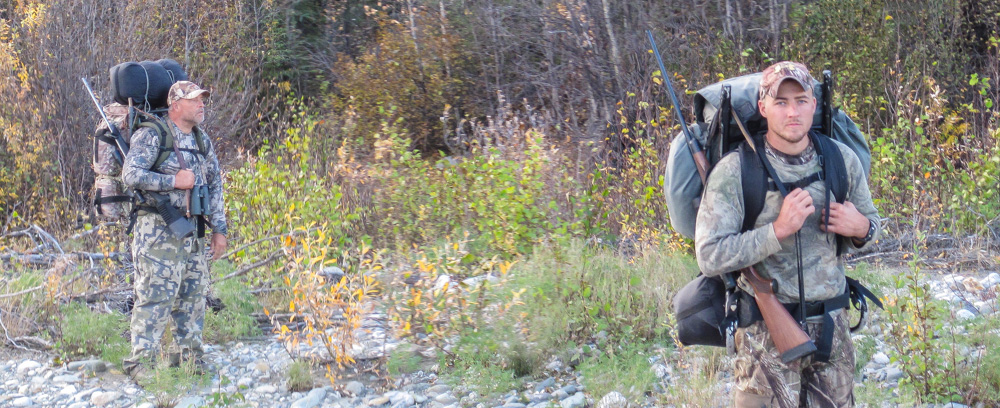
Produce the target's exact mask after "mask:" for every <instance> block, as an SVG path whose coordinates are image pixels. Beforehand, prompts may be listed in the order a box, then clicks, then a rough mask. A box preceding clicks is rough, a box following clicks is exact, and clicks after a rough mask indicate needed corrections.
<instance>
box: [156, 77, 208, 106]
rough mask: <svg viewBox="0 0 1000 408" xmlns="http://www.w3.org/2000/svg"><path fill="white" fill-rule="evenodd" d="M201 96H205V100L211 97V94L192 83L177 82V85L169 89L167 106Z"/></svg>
mask: <svg viewBox="0 0 1000 408" xmlns="http://www.w3.org/2000/svg"><path fill="white" fill-rule="evenodd" d="M201 95H205V97H206V98H207V97H209V96H210V95H211V93H210V92H208V91H207V90H204V89H201V87H200V86H198V84H196V83H194V82H191V81H177V83H175V84H174V85H173V86H171V87H170V92H168V93H167V106H169V105H171V104H173V103H174V101H177V100H180V99H194V98H197V97H199V96H201Z"/></svg>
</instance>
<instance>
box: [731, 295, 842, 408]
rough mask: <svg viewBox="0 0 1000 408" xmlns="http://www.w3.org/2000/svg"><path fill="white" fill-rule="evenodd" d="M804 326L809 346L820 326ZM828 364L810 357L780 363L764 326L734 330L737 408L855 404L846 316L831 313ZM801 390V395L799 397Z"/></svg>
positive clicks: (782, 407) (811, 323) (785, 407)
mask: <svg viewBox="0 0 1000 408" xmlns="http://www.w3.org/2000/svg"><path fill="white" fill-rule="evenodd" d="M811 320H812V319H810V320H809V321H807V322H806V326H808V329H809V335H810V337H812V339H813V341H815V340H816V338H817V337H818V335H819V333H820V331H821V329H822V326H823V323H822V321H818V322H812V321H811ZM833 322H834V332H833V346H832V349H831V351H830V361H829V362H828V363H821V362H818V361H814V360H813V356H809V357H805V358H801V359H798V360H796V361H793V362H791V363H789V364H783V363H782V362H781V358H780V357H778V354H779V353H778V351H777V349H775V347H774V343H773V342H772V341H771V335H770V334H769V333H768V331H767V326H765V325H764V322H763V321H758V322H756V323H754V324H752V325H750V326H748V327H746V328H743V329H738V330H737V331H736V338H735V341H736V359H735V373H734V374H735V377H736V378H735V379H736V390H735V394H736V398H735V403H734V405H735V406H736V407H740V408H743V407H754V408H759V407H779V408H791V407H799V406H801V407H851V406H853V405H854V343H853V342H852V340H851V333H850V329H849V325H848V322H847V313H844V311H843V310H839V311H837V312H834V316H833ZM803 390H804V394H803V393H802V392H803Z"/></svg>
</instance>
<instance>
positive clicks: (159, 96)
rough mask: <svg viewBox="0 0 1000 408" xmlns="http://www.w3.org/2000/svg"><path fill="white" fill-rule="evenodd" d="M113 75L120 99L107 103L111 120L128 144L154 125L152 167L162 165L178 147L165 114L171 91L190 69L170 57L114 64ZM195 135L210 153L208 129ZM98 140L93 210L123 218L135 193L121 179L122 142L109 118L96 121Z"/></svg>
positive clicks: (101, 216) (200, 147)
mask: <svg viewBox="0 0 1000 408" xmlns="http://www.w3.org/2000/svg"><path fill="white" fill-rule="evenodd" d="M109 73H110V77H111V91H112V92H111V93H112V95H113V98H114V100H115V102H114V103H112V104H109V105H105V106H104V107H103V109H104V112H105V115H106V116H107V117H108V121H109V122H111V125H113V126H115V127H116V128H117V129H118V130H119V131H120V132H121V133H122V136H123V137H124V138H125V142H126V144H128V143H131V140H129V138H130V137H131V135H132V134H134V133H135V132H136V131H138V130H139V129H142V128H151V129H153V130H154V131H155V132H156V133H157V134H158V135H159V140H160V143H159V144H160V154H159V156H157V158H156V161H155V162H154V164H153V167H152V168H153V169H156V168H158V167H159V166H160V165H161V164H163V162H164V161H166V160H167V158H168V157H169V156H170V152H172V151H173V146H174V135H173V132H171V131H170V128H169V126H168V125H167V124H166V122H165V120H166V119H165V118H164V117H163V116H162V115H164V114H165V112H166V96H167V92H168V91H169V89H170V86H171V85H173V84H174V83H175V82H177V81H182V80H186V79H187V78H188V76H187V73H185V72H184V70H183V69H182V68H181V66H180V64H178V63H177V61H174V60H171V59H161V60H158V61H155V62H154V61H142V62H138V63H137V62H124V63H121V64H118V65H116V66H114V67H112V68H111V69H110V70H109ZM129 102H132V104H133V106H129V105H128V103H129ZM136 106H139V107H141V108H139V107H136ZM194 135H195V141H196V142H197V143H198V150H199V152H200V153H201V154H203V155H204V154H207V152H208V145H207V144H206V143H205V135H204V134H203V132H202V131H201V130H200V129H197V128H196V130H195V132H194ZM93 139H94V140H93V159H92V165H93V169H94V173H95V180H94V190H93V200H92V203H93V205H94V211H95V213H96V215H97V217H98V218H99V219H101V220H104V221H121V220H124V219H125V218H126V217H127V216H128V215H129V214H131V213H132V211H133V209H134V204H135V194H134V192H133V191H132V190H131V189H129V188H127V187H125V184H124V183H123V182H122V178H121V172H122V163H121V162H119V158H118V157H119V156H118V155H117V154H116V151H117V149H118V146H117V144H116V142H115V140H114V139H113V138H112V137H111V131H110V129H109V128H108V124H107V123H105V122H104V120H100V121H99V122H98V123H97V126H96V127H95V130H94V133H93ZM120 157H121V159H124V156H120Z"/></svg>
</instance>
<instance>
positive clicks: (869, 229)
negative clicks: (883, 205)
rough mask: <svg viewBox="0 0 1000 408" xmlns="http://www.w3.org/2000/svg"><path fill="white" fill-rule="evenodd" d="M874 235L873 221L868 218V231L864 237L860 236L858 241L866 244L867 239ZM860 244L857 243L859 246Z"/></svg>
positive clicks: (869, 239)
mask: <svg viewBox="0 0 1000 408" xmlns="http://www.w3.org/2000/svg"><path fill="white" fill-rule="evenodd" d="M874 237H875V223H874V222H872V220H868V233H867V234H865V237H864V238H861V239H860V240H858V242H860V243H861V245H864V244H867V243H868V241H871V240H872V238H874ZM861 245H859V246H861Z"/></svg>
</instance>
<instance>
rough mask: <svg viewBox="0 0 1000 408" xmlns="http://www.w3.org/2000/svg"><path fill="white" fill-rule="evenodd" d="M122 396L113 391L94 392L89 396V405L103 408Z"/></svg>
mask: <svg viewBox="0 0 1000 408" xmlns="http://www.w3.org/2000/svg"><path fill="white" fill-rule="evenodd" d="M121 395H122V394H121V393H120V392H115V391H107V392H104V391H95V392H94V393H93V394H91V395H90V403H91V404H94V405H95V406H98V407H103V406H105V405H108V404H110V403H111V402H112V401H114V400H116V399H118V397H120V396H121Z"/></svg>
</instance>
